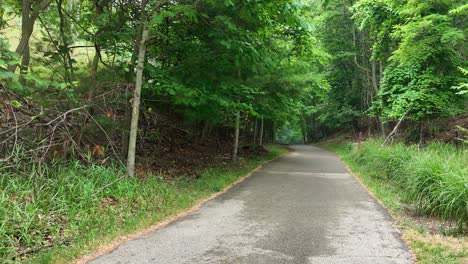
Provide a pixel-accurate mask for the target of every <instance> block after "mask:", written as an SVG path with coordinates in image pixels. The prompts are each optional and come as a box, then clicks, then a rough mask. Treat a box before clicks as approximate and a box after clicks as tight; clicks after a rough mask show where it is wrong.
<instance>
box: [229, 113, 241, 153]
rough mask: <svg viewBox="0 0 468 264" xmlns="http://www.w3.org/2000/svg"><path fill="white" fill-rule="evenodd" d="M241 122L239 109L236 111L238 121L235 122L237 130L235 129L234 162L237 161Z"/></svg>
mask: <svg viewBox="0 0 468 264" xmlns="http://www.w3.org/2000/svg"><path fill="white" fill-rule="evenodd" d="M239 124H240V113H239V111H237V113H236V123H235V130H234V144H233V146H232V156H231V159H232V162H236V161H237V150H238V148H239Z"/></svg>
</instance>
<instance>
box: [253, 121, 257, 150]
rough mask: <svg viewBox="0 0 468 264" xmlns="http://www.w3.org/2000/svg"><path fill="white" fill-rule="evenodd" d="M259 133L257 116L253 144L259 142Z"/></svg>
mask: <svg viewBox="0 0 468 264" xmlns="http://www.w3.org/2000/svg"><path fill="white" fill-rule="evenodd" d="M257 134H258V119H256V118H255V125H254V136H253V144H254V145H255V143H257Z"/></svg>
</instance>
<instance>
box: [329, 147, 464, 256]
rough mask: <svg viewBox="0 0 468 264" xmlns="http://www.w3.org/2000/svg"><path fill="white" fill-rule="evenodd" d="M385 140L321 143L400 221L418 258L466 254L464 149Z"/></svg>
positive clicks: (405, 236) (404, 233)
mask: <svg viewBox="0 0 468 264" xmlns="http://www.w3.org/2000/svg"><path fill="white" fill-rule="evenodd" d="M382 143H383V140H381V139H369V140H367V141H365V142H363V143H362V144H360V145H359V146H358V145H357V144H356V143H331V144H325V146H326V148H328V149H329V150H332V151H335V152H336V153H338V155H339V156H340V157H341V159H342V160H343V161H344V162H345V163H346V164H347V165H348V166H349V168H350V170H351V171H352V172H353V173H354V174H355V175H356V176H357V177H359V179H360V180H361V181H362V182H363V184H364V185H365V186H367V187H368V188H369V189H370V191H371V192H372V193H373V194H374V195H375V196H376V197H377V198H378V199H379V200H380V201H381V202H382V204H383V205H384V206H385V207H386V208H387V209H389V211H390V212H391V213H392V215H393V216H394V217H395V218H396V219H397V220H398V222H399V224H400V226H401V228H402V230H403V236H404V238H405V239H406V240H408V242H409V245H410V247H411V248H412V251H413V252H414V253H415V254H416V256H417V259H418V261H419V262H420V263H434V264H435V263H465V262H466V260H467V259H468V238H467V237H466V232H467V228H468V226H467V224H468V188H467V186H468V166H467V164H468V149H467V148H466V147H463V146H462V147H455V146H453V145H448V144H444V143H438V142H434V143H431V144H429V145H427V146H424V147H419V146H417V145H406V144H403V143H395V144H392V145H386V146H382Z"/></svg>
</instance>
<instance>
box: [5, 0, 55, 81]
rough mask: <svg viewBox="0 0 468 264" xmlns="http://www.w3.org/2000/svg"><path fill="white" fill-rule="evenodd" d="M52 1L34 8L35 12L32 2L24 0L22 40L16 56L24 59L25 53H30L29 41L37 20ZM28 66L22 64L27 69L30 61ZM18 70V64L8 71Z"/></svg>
mask: <svg viewBox="0 0 468 264" xmlns="http://www.w3.org/2000/svg"><path fill="white" fill-rule="evenodd" d="M51 2H52V0H43V1H41V2H40V3H39V4H38V5H37V6H36V5H35V6H34V10H32V5H31V1H30V0H23V2H22V15H21V39H20V42H19V43H18V46H17V47H16V50H15V52H16V54H18V56H20V57H23V55H24V54H25V52H26V51H27V52H29V40H30V39H31V35H32V32H33V30H34V23H36V19H37V17H38V16H39V14H40V12H42V11H43V10H45V9H46V8H47V7H48V6H49V5H50V3H51ZM25 61H26V62H27V63H28V64H27V65H25V64H23V62H21V65H20V66H21V68H23V69H24V68H26V69H27V67H28V66H29V59H27V60H25ZM17 68H18V65H17V64H12V65H9V66H8V70H9V71H11V72H15V71H16V69H17Z"/></svg>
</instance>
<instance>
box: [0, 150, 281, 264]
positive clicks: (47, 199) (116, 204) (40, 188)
mask: <svg viewBox="0 0 468 264" xmlns="http://www.w3.org/2000/svg"><path fill="white" fill-rule="evenodd" d="M283 152H285V150H284V149H280V148H276V147H273V148H272V151H271V153H270V154H269V155H268V156H267V157H262V158H259V159H255V160H249V161H244V163H243V165H242V166H227V167H224V168H223V167H217V168H212V169H209V170H206V171H205V172H204V173H202V174H201V175H200V177H199V178H197V179H193V180H189V181H188V180H178V181H175V182H174V181H172V182H169V181H166V180H164V179H163V178H162V177H160V176H157V175H149V176H148V177H146V178H145V179H138V178H136V177H134V178H130V177H127V176H126V175H125V170H124V169H123V168H121V167H118V166H108V167H103V166H97V165H90V166H84V165H82V164H80V163H79V162H75V163H72V164H68V165H67V166H60V167H58V168H41V169H39V168H36V169H34V170H33V171H32V172H31V174H30V175H17V174H13V173H5V172H0V263H10V262H11V263H13V262H17V261H19V260H22V259H25V258H26V259H27V260H28V262H30V261H32V262H33V263H54V262H67V261H69V260H71V259H73V258H75V257H76V256H78V255H80V254H81V253H82V251H83V250H89V249H90V247H91V248H92V247H95V246H99V244H100V243H102V241H109V240H111V239H112V237H115V236H119V235H123V234H126V233H129V232H133V231H135V230H136V229H138V228H143V227H145V226H149V225H151V224H154V223H155V222H157V221H160V220H162V219H164V218H165V217H167V216H169V215H172V214H175V213H177V212H179V211H181V210H183V209H184V208H187V207H190V206H192V205H194V204H195V203H196V201H197V200H199V199H202V198H204V197H207V196H209V195H210V194H212V193H213V192H217V191H220V190H222V189H223V188H224V187H225V186H227V185H229V184H230V183H232V182H234V181H236V180H237V179H239V178H240V177H241V176H243V175H245V174H246V173H247V172H248V171H250V170H252V169H253V168H255V167H256V166H258V165H259V164H260V163H262V162H263V161H265V160H269V159H272V158H274V157H276V156H278V155H280V154H281V153H283ZM90 245H91V246H90ZM34 257H35V258H34ZM57 259H60V260H59V261H58V260H57Z"/></svg>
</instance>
